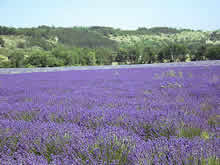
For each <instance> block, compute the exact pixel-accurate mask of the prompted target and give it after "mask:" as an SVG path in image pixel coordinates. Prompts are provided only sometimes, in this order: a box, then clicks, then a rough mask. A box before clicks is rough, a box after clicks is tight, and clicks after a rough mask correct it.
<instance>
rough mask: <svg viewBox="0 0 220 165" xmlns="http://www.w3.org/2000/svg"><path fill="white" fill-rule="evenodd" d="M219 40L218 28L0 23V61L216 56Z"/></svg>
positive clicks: (31, 63)
mask: <svg viewBox="0 0 220 165" xmlns="http://www.w3.org/2000/svg"><path fill="white" fill-rule="evenodd" d="M219 45H220V30H216V31H199V30H197V31H196V30H191V29H176V28H169V27H154V28H144V27H142V28H138V29H137V30H121V29H114V28H112V27H101V26H92V27H68V28H64V27H49V26H39V27H36V28H13V27H5V26H0V67H47V66H50V67H52V66H67V65H68V66H69V65H71V66H72V65H111V64H112V63H114V64H115V62H116V63H119V64H130V63H131V64H143V63H157V62H175V61H195V60H218V59H220V56H219V55H220V46H219Z"/></svg>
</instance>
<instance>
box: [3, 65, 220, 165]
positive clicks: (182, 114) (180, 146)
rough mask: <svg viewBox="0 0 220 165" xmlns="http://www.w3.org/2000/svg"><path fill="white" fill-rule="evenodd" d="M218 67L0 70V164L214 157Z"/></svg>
mask: <svg viewBox="0 0 220 165" xmlns="http://www.w3.org/2000/svg"><path fill="white" fill-rule="evenodd" d="M219 73H220V67H219V66H200V67H198V66H197V67H193V66H191V67H190V66H189V67H172V68H132V69H131V68H127V69H109V70H78V71H60V72H48V73H28V74H18V75H0V145H1V147H0V155H1V156H0V164H146V165H148V164H149V165H151V164H199V163H200V164H218V163H220V162H219V157H220V150H219V148H220V145H219V144H220V140H219V137H220V127H219V118H220V111H219V110H220V109H219V107H220V76H219Z"/></svg>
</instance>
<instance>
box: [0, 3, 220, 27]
mask: <svg viewBox="0 0 220 165" xmlns="http://www.w3.org/2000/svg"><path fill="white" fill-rule="evenodd" d="M219 8H220V0H182V1H180V0H108V1H107V0H0V25H4V26H13V27H33V26H39V25H49V26H51V25H54V26H56V27H57V26H62V27H71V26H111V27H115V28H121V29H136V28H138V27H153V26H169V27H177V28H192V29H201V30H216V29H220V11H219Z"/></svg>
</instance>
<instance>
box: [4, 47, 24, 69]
mask: <svg viewBox="0 0 220 165" xmlns="http://www.w3.org/2000/svg"><path fill="white" fill-rule="evenodd" d="M24 54H25V52H24V51H20V50H15V51H13V52H12V53H11V54H10V55H9V57H8V59H9V60H10V61H11V67H12V68H21V67H24Z"/></svg>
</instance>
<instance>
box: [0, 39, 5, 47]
mask: <svg viewBox="0 0 220 165" xmlns="http://www.w3.org/2000/svg"><path fill="white" fill-rule="evenodd" d="M0 46H1V47H5V41H4V40H3V38H1V37H0Z"/></svg>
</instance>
